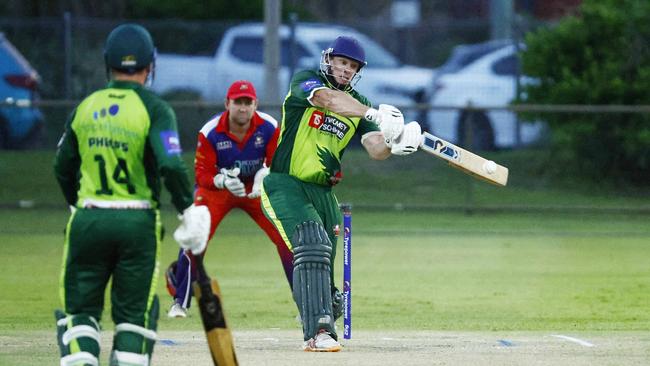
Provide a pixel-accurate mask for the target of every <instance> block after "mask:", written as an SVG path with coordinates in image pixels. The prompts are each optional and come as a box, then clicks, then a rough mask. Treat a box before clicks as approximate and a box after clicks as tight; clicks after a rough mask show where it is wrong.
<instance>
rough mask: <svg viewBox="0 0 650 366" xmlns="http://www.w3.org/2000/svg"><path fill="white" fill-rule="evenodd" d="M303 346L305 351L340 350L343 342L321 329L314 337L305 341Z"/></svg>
mask: <svg viewBox="0 0 650 366" xmlns="http://www.w3.org/2000/svg"><path fill="white" fill-rule="evenodd" d="M302 347H303V349H304V350H305V352H338V351H340V350H341V344H340V343H339V342H337V341H336V340H335V339H334V338H332V336H331V335H330V334H329V333H328V332H327V331H326V330H324V329H321V330H320V331H319V332H318V334H316V336H315V337H314V338H311V339H310V340H308V341H305V343H303V346H302Z"/></svg>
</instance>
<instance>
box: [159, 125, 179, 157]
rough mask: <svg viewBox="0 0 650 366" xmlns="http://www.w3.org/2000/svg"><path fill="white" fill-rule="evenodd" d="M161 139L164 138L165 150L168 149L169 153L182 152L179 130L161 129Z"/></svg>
mask: <svg viewBox="0 0 650 366" xmlns="http://www.w3.org/2000/svg"><path fill="white" fill-rule="evenodd" d="M160 139H161V140H162V143H163V147H164V148H165V151H167V155H173V154H180V153H181V152H182V150H181V141H180V139H179V138H178V132H176V131H172V130H166V131H161V132H160Z"/></svg>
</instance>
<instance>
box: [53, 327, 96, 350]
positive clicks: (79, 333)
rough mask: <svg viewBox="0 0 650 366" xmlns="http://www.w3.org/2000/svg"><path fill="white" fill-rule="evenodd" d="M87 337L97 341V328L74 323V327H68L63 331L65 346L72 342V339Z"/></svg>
mask: <svg viewBox="0 0 650 366" xmlns="http://www.w3.org/2000/svg"><path fill="white" fill-rule="evenodd" d="M81 337H88V338H92V339H94V340H95V341H96V342H97V343H100V342H99V332H98V331H97V329H95V328H93V327H91V326H90V325H75V326H74V327H72V328H70V329H68V330H66V331H65V333H63V339H62V342H63V345H65V346H67V345H69V344H70V342H72V340H73V339H76V338H81Z"/></svg>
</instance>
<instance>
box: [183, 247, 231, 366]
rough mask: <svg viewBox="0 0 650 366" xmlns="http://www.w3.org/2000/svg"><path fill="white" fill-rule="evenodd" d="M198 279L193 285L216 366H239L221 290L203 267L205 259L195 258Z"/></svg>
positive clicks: (198, 256)
mask: <svg viewBox="0 0 650 366" xmlns="http://www.w3.org/2000/svg"><path fill="white" fill-rule="evenodd" d="M194 259H195V262H196V268H197V270H198V278H197V280H196V282H194V283H193V284H192V286H193V289H194V296H195V297H196V302H197V303H198V304H199V312H200V313H201V321H202V322H203V328H204V329H205V335H206V338H207V340H208V348H209V349H210V354H211V355H212V362H213V364H214V365H215V366H217V365H218V366H237V365H238V362H237V355H236V354H235V343H234V342H233V339H232V334H231V332H230V329H228V326H227V325H226V318H225V315H224V313H223V307H222V303H221V290H220V289H219V284H218V283H217V280H215V279H211V278H210V277H209V276H208V274H207V273H206V272H205V268H204V267H203V257H202V256H200V255H197V256H194Z"/></svg>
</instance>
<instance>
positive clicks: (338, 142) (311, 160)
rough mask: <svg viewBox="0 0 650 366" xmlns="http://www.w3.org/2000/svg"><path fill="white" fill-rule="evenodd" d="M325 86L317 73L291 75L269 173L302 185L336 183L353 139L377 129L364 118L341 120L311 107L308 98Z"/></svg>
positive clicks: (351, 92) (325, 110)
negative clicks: (294, 179)
mask: <svg viewBox="0 0 650 366" xmlns="http://www.w3.org/2000/svg"><path fill="white" fill-rule="evenodd" d="M327 87H328V82H327V80H326V79H325V78H324V77H323V76H322V75H321V74H320V73H319V72H317V71H301V72H298V73H296V74H295V75H294V77H293V79H292V80H291V85H290V89H289V93H288V94H287V96H286V98H285V99H284V104H283V105H282V127H281V130H280V138H279V140H278V148H277V150H276V151H275V155H274V157H273V161H272V163H271V171H272V172H276V173H287V174H290V175H292V176H294V177H296V178H298V179H300V180H302V181H304V182H311V183H317V184H321V185H333V184H336V183H337V182H338V180H339V179H340V176H341V173H340V171H341V158H342V157H343V152H344V151H345V147H346V146H347V145H348V143H349V142H350V140H351V139H352V137H353V136H354V135H355V134H358V135H359V136H363V135H364V134H365V133H368V132H371V131H378V130H379V128H378V127H377V125H376V124H374V123H372V122H369V121H366V120H365V119H362V118H350V117H344V116H341V115H339V114H336V113H334V112H331V111H328V110H327V109H324V108H318V107H315V106H313V105H311V103H309V101H308V99H309V98H310V97H311V96H312V95H313V93H314V92H315V91H316V90H318V89H322V88H327ZM348 93H349V94H350V95H352V97H354V98H355V99H356V100H358V101H359V102H361V103H363V104H364V105H367V106H370V105H371V104H370V102H369V101H368V100H367V99H366V98H365V97H364V96H362V95H361V94H359V93H357V92H356V91H355V90H351V91H349V92H348Z"/></svg>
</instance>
